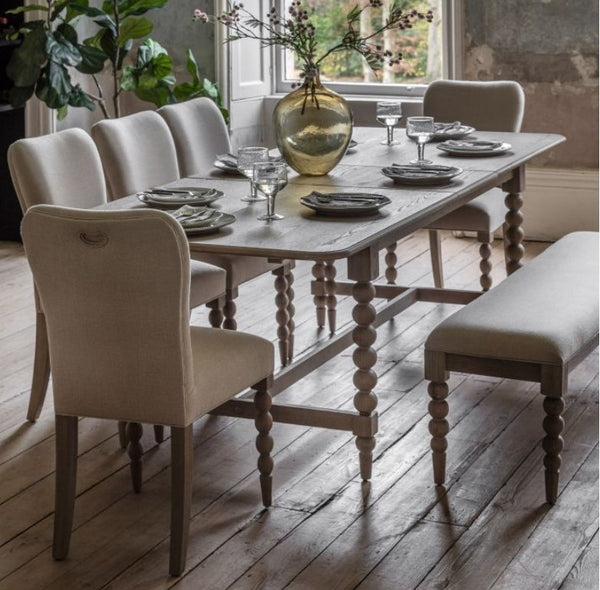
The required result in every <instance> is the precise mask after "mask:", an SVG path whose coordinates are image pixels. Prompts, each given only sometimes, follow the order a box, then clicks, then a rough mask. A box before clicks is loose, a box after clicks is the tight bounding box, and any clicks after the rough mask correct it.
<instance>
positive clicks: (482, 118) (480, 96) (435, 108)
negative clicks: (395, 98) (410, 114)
mask: <svg viewBox="0 0 600 590" xmlns="http://www.w3.org/2000/svg"><path fill="white" fill-rule="evenodd" d="M524 110H525V93H524V92H523V89H522V88H521V86H520V85H519V84H517V83H516V82H511V81H498V82H465V81H456V80H436V81H435V82H432V83H431V84H430V85H429V86H428V87H427V90H426V91H425V97H424V98H423V114H424V115H428V116H431V117H434V118H435V119H436V120H438V121H444V122H451V121H460V122H461V123H463V124H465V125H471V126H472V127H475V128H476V129H479V130H481V131H520V130H521V123H522V121H523V112H524Z"/></svg>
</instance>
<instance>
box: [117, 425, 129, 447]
mask: <svg viewBox="0 0 600 590" xmlns="http://www.w3.org/2000/svg"><path fill="white" fill-rule="evenodd" d="M128 442H129V441H128V440H127V422H123V421H122V420H119V444H120V445H121V448H122V449H123V450H124V449H126V448H127V443H128Z"/></svg>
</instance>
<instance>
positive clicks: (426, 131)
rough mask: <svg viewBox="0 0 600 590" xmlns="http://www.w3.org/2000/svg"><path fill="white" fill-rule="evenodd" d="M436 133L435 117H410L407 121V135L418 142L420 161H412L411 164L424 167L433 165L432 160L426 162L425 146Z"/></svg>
mask: <svg viewBox="0 0 600 590" xmlns="http://www.w3.org/2000/svg"><path fill="white" fill-rule="evenodd" d="M433 132H434V125H433V117H409V118H408V119H406V135H408V137H410V138H411V139H414V140H415V141H416V142H417V150H418V152H417V153H418V159H416V160H411V161H410V163H411V164H417V165H418V166H424V165H425V164H431V160H426V159H425V158H424V157H423V156H424V154H425V144H426V143H427V142H428V141H429V140H430V139H431V138H432V136H433Z"/></svg>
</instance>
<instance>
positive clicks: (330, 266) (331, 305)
mask: <svg viewBox="0 0 600 590" xmlns="http://www.w3.org/2000/svg"><path fill="white" fill-rule="evenodd" d="M336 274H337V270H336V269H335V264H334V263H333V262H331V261H329V262H327V263H326V264H325V280H326V282H325V293H327V297H326V298H325V303H326V305H327V323H328V324H329V331H330V332H331V333H332V334H333V333H334V332H335V328H336V317H337V310H336V308H337V297H336V296H335V291H336V286H335V275H336Z"/></svg>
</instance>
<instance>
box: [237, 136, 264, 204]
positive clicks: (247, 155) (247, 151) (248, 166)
mask: <svg viewBox="0 0 600 590" xmlns="http://www.w3.org/2000/svg"><path fill="white" fill-rule="evenodd" d="M268 161H269V150H268V149H267V148H266V147H253V146H252V147H242V148H240V149H239V150H238V157H237V167H238V170H239V171H240V172H241V173H242V174H243V175H244V176H245V177H246V178H248V179H249V180H250V194H249V195H247V196H245V197H242V201H246V202H248V203H256V202H257V201H264V200H265V198H266V197H263V196H262V195H259V194H258V193H257V192H256V186H255V185H254V181H253V180H252V174H253V170H254V164H256V163H257V162H268Z"/></svg>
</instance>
